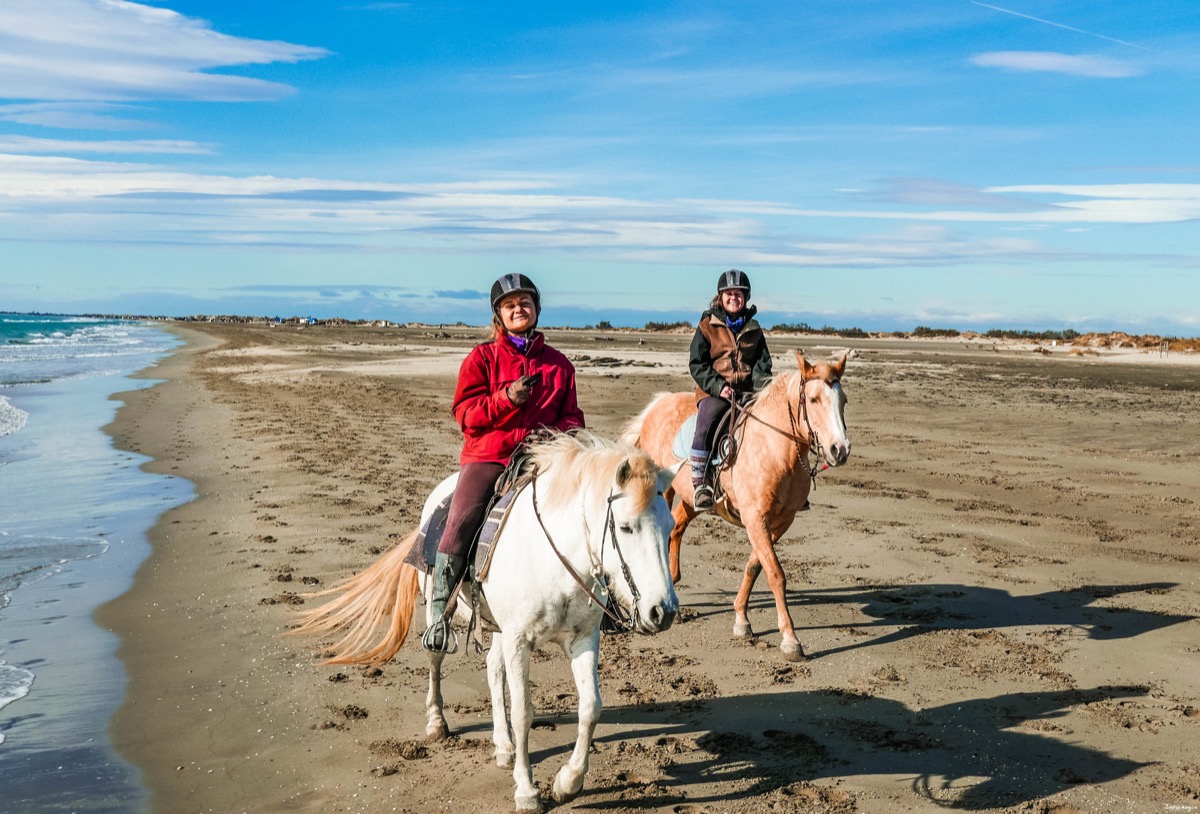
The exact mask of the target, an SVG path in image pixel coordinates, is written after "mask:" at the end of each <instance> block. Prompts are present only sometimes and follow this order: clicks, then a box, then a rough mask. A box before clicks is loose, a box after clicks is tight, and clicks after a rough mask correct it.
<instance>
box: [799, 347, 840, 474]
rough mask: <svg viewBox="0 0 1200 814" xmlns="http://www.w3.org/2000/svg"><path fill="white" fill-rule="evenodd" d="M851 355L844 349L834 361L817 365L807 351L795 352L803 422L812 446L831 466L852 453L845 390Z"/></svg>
mask: <svg viewBox="0 0 1200 814" xmlns="http://www.w3.org/2000/svg"><path fill="white" fill-rule="evenodd" d="M848 355H849V354H848V353H843V354H842V355H841V357H839V358H838V359H837V361H835V362H818V363H817V364H815V365H814V364H810V363H809V361H808V360H807V359H805V358H804V354H802V353H799V352H797V353H796V361H797V362H799V363H800V391H799V392H800V404H799V414H800V424H801V426H802V427H804V428H805V429H806V430H807V431H808V434H809V446H810V448H811V449H812V450H813V451H814V452H815V453H816V454H817V456H818V457H819V458H820V459H821V460H822V462H823V463H825V464H827V465H828V466H841V465H842V464H844V463H846V460H847V459H848V458H849V457H850V437H849V435H847V434H846V417H845V409H846V394H845V392H844V391H843V390H842V372H843V371H844V370H845V369H846V357H847V356H848Z"/></svg>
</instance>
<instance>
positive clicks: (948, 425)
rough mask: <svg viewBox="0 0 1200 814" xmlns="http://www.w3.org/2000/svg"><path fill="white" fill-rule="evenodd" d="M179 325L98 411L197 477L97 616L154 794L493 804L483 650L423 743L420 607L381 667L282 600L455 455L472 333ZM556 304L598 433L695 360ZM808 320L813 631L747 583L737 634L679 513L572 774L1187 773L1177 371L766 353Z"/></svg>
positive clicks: (1165, 791) (545, 665)
mask: <svg viewBox="0 0 1200 814" xmlns="http://www.w3.org/2000/svg"><path fill="white" fill-rule="evenodd" d="M180 333H181V334H183V335H184V336H185V338H186V340H187V345H186V346H184V347H182V348H180V349H178V350H176V351H175V352H174V353H173V354H172V355H171V356H170V357H169V358H168V359H167V360H164V361H163V362H161V363H160V364H159V366H158V367H156V368H155V369H154V371H153V378H161V379H165V380H166V381H164V382H163V383H161V384H158V385H156V386H154V387H153V388H150V389H147V390H141V391H134V392H133V393H131V394H129V396H130V398H129V400H128V401H126V404H125V405H124V406H123V407H122V408H121V409H120V411H119V412H118V415H117V419H116V420H115V421H114V422H113V424H112V425H110V428H109V432H110V434H111V435H112V436H113V437H114V439H116V441H117V443H118V444H119V445H120V446H121V448H123V449H131V450H132V451H135V452H138V453H141V454H145V455H150V456H151V457H152V458H153V459H154V460H153V462H152V463H151V464H147V468H148V469H150V471H154V472H161V473H164V474H172V475H176V476H178V477H183V478H186V479H187V480H189V481H191V482H192V483H193V484H194V485H195V490H196V497H195V499H194V500H193V501H191V502H190V503H187V504H184V505H182V506H178V507H175V508H172V509H170V510H168V511H167V512H165V513H164V514H163V515H162V516H161V517H160V518H159V520H158V522H157V524H156V525H155V526H154V528H153V530H152V531H151V534H150V540H151V546H152V553H151V555H150V557H149V558H148V559H147V560H146V561H145V562H144V563H143V565H142V567H141V569H140V570H139V571H138V574H137V575H136V577H135V579H134V584H133V586H132V588H131V589H130V591H129V592H128V593H126V594H124V595H122V596H121V597H118V598H117V599H116V600H114V601H112V602H110V603H109V604H108V605H106V606H104V607H103V608H102V609H101V610H100V611H98V612H97V617H96V618H97V619H98V620H100V621H101V622H102V623H103V624H104V626H105V627H107V628H109V629H110V630H114V631H116V632H117V633H118V634H119V635H120V637H121V644H120V647H119V651H118V655H119V657H120V658H121V660H122V662H123V663H124V664H125V666H126V669H127V671H128V674H129V684H128V688H129V689H128V694H127V698H126V702H125V704H124V705H123V706H122V707H121V709H120V710H119V711H118V713H117V715H116V716H115V717H114V719H113V722H112V727H111V732H112V735H113V741H114V743H115V744H116V745H117V748H118V749H119V750H120V751H121V753H122V754H123V755H125V756H126V758H127V759H129V760H131V761H132V762H133V763H134V764H135V765H137V766H139V767H140V768H141V770H142V773H143V778H144V781H145V783H146V785H147V787H148V788H149V789H150V793H151V808H152V810H154V811H161V812H172V813H173V812H175V811H204V812H208V811H220V812H225V811H229V812H234V811H254V812H257V811H285V810H287V811H296V810H301V811H314V812H316V811H321V812H325V811H364V812H366V811H371V812H378V811H399V812H413V813H414V814H415V813H416V812H421V813H422V814H424V812H434V811H439V812H440V811H451V810H457V809H458V808H461V807H462V806H464V805H466V806H470V807H471V808H473V809H484V810H509V809H510V808H511V777H510V774H509V772H508V771H506V770H500V769H497V768H495V766H494V765H491V761H490V758H489V755H490V751H491V744H490V734H491V733H490V710H489V708H488V702H487V697H488V693H487V689H486V681H485V678H484V675H483V671H482V660H481V659H479V658H475V657H464V656H462V655H461V654H460V655H459V656H457V657H453V658H451V659H448V660H447V675H446V683H445V693H446V696H447V702H448V715H450V716H451V726H452V728H453V729H454V730H455V731H456V734H457V735H458V737H457V738H455V739H452V740H451V741H449V742H446V743H443V744H438V745H425V744H423V743H422V735H423V731H424V691H425V679H424V665H425V659H424V655H423V654H422V653H421V651H420V650H419V648H418V647H416V646H415V645H414V644H413V643H412V642H411V641H410V642H409V643H406V645H405V646H404V648H403V649H402V650H401V652H400V654H399V655H398V656H397V657H396V659H395V660H393V662H391V663H389V664H388V665H386V666H385V667H384V668H383V669H382V670H374V669H367V668H359V667H341V668H331V667H321V666H319V665H318V664H317V660H316V658H315V656H316V655H317V654H319V653H320V649H321V644H320V643H319V642H311V641H307V640H297V639H291V638H286V637H284V636H283V635H282V634H283V633H284V631H285V630H286V628H287V626H288V623H289V617H288V610H289V608H292V607H294V603H297V602H301V601H304V600H303V599H302V598H301V597H299V596H298V595H299V594H302V593H304V592H306V591H312V590H319V589H320V588H322V587H327V586H329V585H331V584H333V583H334V582H336V581H337V580H339V579H341V578H344V577H347V576H350V575H352V574H353V573H356V572H357V571H359V570H361V569H362V568H363V567H365V566H366V565H368V564H370V563H371V562H373V561H374V560H375V559H376V558H377V557H378V555H379V553H380V552H381V551H382V550H386V549H387V548H388V547H389V546H390V544H391V541H392V540H394V539H396V538H397V537H399V536H402V535H403V534H404V533H405V532H407V531H408V530H409V529H410V528H411V526H412V524H413V523H415V521H416V519H417V516H418V515H419V512H420V507H421V503H422V502H423V500H424V497H425V494H426V493H427V491H428V489H429V488H431V487H432V486H433V484H435V483H436V482H437V481H439V480H440V479H441V477H442V476H444V475H445V474H446V473H447V472H449V471H450V470H451V469H452V468H453V467H454V466H455V465H456V462H457V453H458V447H459V444H460V439H459V436H458V432H457V428H456V427H454V426H453V422H452V420H451V419H450V418H449V415H448V405H449V397H450V395H449V394H450V389H451V388H452V382H453V376H454V372H455V370H456V369H457V362H458V361H459V360H460V359H461V355H462V354H463V353H465V351H466V349H467V348H468V347H470V345H471V344H473V343H474V342H475V341H477V340H478V338H479V336H480V335H481V332H479V331H470V330H463V331H456V332H455V335H454V336H449V335H448V336H444V337H431V336H427V335H423V334H422V333H421V332H419V331H401V330H383V329H380V330H377V331H371V330H364V329H361V328H349V329H322V328H316V329H305V330H297V329H267V328H260V329H255V328H253V327H244V326H197V327H186V328H185V327H182V326H181V327H180ZM551 339H552V342H553V343H555V344H556V346H559V347H563V346H564V345H567V344H569V345H570V347H569V348H567V351H568V355H569V356H571V357H572V358H574V359H576V360H577V361H576V366H577V369H578V372H579V381H580V395H581V403H586V405H587V412H588V420H589V425H590V426H592V427H593V428H595V429H597V430H598V431H599V432H601V433H602V434H606V435H609V436H612V435H615V434H616V431H617V428H618V427H619V426H620V424H621V423H622V422H623V421H624V420H625V419H627V418H629V417H631V416H632V414H633V413H634V412H636V409H638V408H639V407H640V405H642V404H644V403H645V401H646V400H647V399H648V398H649V396H650V395H651V394H652V393H654V392H658V391H661V390H667V389H678V388H679V385H680V383H681V382H682V381H684V380H683V378H682V377H684V376H686V364H685V357H684V356H681V355H680V354H682V353H685V347H686V343H687V341H688V337H686V336H684V337H656V338H653V339H654V342H653V343H651V337H641V336H637V335H633V336H629V337H625V336H618V337H617V338H616V339H615V340H612V341H609V340H597V339H594V338H593V337H591V336H577V337H573V338H568V337H564V336H560V335H558V334H553V333H552V334H551ZM642 339H645V340H646V343H647V344H645V345H644V344H643V343H642V342H641V341H640V340H642ZM921 341H922V342H925V340H921ZM907 342H911V340H909V341H907ZM560 343H562V344H560ZM801 343H805V344H806V345H807V346H808V347H809V348H812V349H814V350H815V351H816V355H825V354H826V350H827V349H828V348H831V347H853V348H855V349H856V350H857V351H858V355H857V357H856V358H854V359H853V360H852V361H851V364H850V367H849V368H848V371H847V375H846V388H847V392H848V394H849V396H850V399H851V404H850V407H849V408H848V415H847V417H848V422H849V423H850V429H851V434H852V438H853V440H854V443H855V448H854V453H853V455H852V460H851V462H850V463H849V464H848V465H847V466H846V467H845V468H843V469H840V470H836V471H831V472H830V473H829V474H827V475H826V476H824V477H823V479H822V481H821V483H820V485H819V488H818V489H817V490H816V492H815V493H814V496H813V503H814V508H813V511H812V512H810V513H806V515H804V516H803V517H802V518H801V519H799V520H798V521H797V526H796V528H795V529H794V530H793V532H791V533H789V536H788V537H787V538H785V540H784V541H783V542H782V543H781V557H782V558H783V559H784V562H785V568H786V569H787V571H788V574H789V579H790V582H789V589H790V591H791V592H792V593H793V594H794V595H795V598H794V599H793V605H792V612H793V615H794V616H795V617H796V621H797V632H798V633H799V635H800V636H801V639H802V641H803V642H804V643H805V646H806V648H807V649H808V650H809V652H810V653H811V654H812V656H813V658H812V659H810V660H809V661H808V662H805V663H804V664H801V665H788V664H785V663H784V662H783V661H782V660H781V658H780V657H779V654H778V650H777V647H776V646H775V645H777V639H778V635H777V632H776V631H774V630H773V629H772V627H773V622H772V621H771V618H772V612H771V611H770V610H769V601H768V599H767V595H766V593H765V588H764V586H763V585H761V584H760V585H759V586H758V587H757V589H756V592H755V594H754V597H753V598H752V609H753V610H752V619H753V621H754V623H755V625H756V627H757V632H758V635H759V638H758V639H757V640H756V641H755V642H752V643H750V644H744V643H737V642H732V641H731V640H730V638H729V630H728V624H727V623H728V622H729V619H730V618H731V613H730V610H729V607H728V605H729V601H730V592H731V591H732V590H733V589H734V588H735V587H736V582H737V578H738V574H739V573H740V571H741V569H742V567H743V566H744V564H745V554H746V544H745V538H744V536H742V535H741V533H740V532H738V531H737V530H736V529H733V528H732V527H729V526H726V525H724V524H721V523H719V522H717V521H715V520H712V519H710V518H706V519H703V520H702V521H698V522H697V523H696V524H695V528H694V529H693V530H691V531H689V538H688V540H687V541H685V545H684V569H685V573H684V583H683V584H682V585H681V587H680V599H681V602H682V603H683V604H684V606H685V608H686V609H687V613H686V614H685V617H684V620H683V621H681V623H680V624H679V625H677V626H676V627H675V628H673V629H672V630H671V631H668V632H667V633H665V634H663V635H661V636H659V637H654V638H634V637H629V636H625V637H606V638H605V640H604V642H603V643H602V669H601V684H602V690H603V694H604V702H605V711H604V713H603V715H602V716H601V723H600V726H599V727H598V729H597V740H596V747H595V752H594V754H593V757H592V762H593V769H592V773H591V774H590V775H589V778H588V782H587V785H586V788H585V792H584V795H583V796H582V797H581V798H580V799H579V801H577V802H576V803H575V805H574V807H583V808H588V807H596V806H599V807H603V808H605V809H606V810H608V811H612V812H627V811H628V812H645V811H647V810H654V811H681V810H685V809H686V810H688V811H695V812H716V811H730V812H735V814H742V813H743V812H745V814H749V812H753V811H761V810H763V809H764V807H766V806H768V805H773V806H774V807H775V808H776V809H777V810H778V811H781V812H792V811H796V812H799V811H809V810H819V811H830V812H835V811H836V812H852V811H855V810H860V809H859V808H857V806H862V809H861V810H872V811H874V810H888V811H898V812H910V811H911V812H933V811H944V810H945V808H946V806H947V805H948V804H949V805H951V806H952V807H953V806H955V805H957V806H958V807H962V808H969V809H970V810H974V811H979V812H1000V811H1007V810H1010V809H1012V808H1013V807H1014V806H1020V805H1027V806H1034V807H1036V806H1038V805H1044V806H1048V808H1046V810H1060V809H1056V808H1054V807H1055V806H1073V807H1074V808H1075V810H1078V811H1085V812H1099V811H1108V810H1117V806H1118V805H1120V806H1131V805H1135V804H1136V805H1140V806H1142V807H1143V808H1144V807H1146V806H1149V805H1153V806H1155V807H1161V806H1163V805H1176V804H1185V803H1186V801H1188V800H1189V799H1193V798H1192V797H1190V796H1189V795H1191V794H1200V748H1198V747H1196V746H1195V744H1196V743H1198V742H1200V740H1198V739H1197V736H1198V735H1200V729H1198V727H1200V711H1198V709H1200V677H1197V671H1195V669H1194V668H1195V665H1196V658H1197V657H1196V654H1195V648H1194V640H1195V632H1196V630H1197V628H1198V627H1200V624H1198V622H1197V620H1198V619H1200V587H1198V586H1197V574H1198V573H1200V565H1198V563H1200V551H1198V550H1197V549H1196V548H1195V546H1196V545H1197V543H1196V542H1195V541H1194V534H1193V533H1192V532H1191V531H1189V529H1193V530H1194V529H1195V528H1197V527H1200V507H1197V505H1196V503H1194V502H1192V501H1191V500H1190V499H1188V498H1186V497H1185V496H1186V495H1187V494H1189V493H1192V494H1195V490H1197V489H1198V488H1200V474H1198V473H1195V472H1193V471H1191V469H1190V468H1188V467H1186V466H1181V464H1182V463H1183V462H1184V461H1187V460H1194V456H1195V455H1196V454H1197V453H1198V452H1200V450H1198V449H1197V443H1198V441H1197V439H1198V438H1200V433H1197V421H1200V410H1196V409H1195V408H1196V407H1197V406H1200V395H1198V391H1200V383H1197V381H1196V371H1194V370H1192V369H1191V368H1190V366H1177V365H1162V366H1159V365H1152V366H1146V369H1145V370H1131V369H1130V367H1129V366H1128V365H1125V364H1115V365H1110V364H1103V363H1100V364H1086V363H1085V364H1075V362H1076V360H1073V359H1072V360H1067V359H1059V358H1058V356H1057V354H1056V356H1055V357H1054V358H1052V359H1047V358H1043V357H1041V356H1040V355H1038V354H1033V353H1024V352H1023V353H1021V354H1020V355H1019V356H1018V355H1017V354H1015V353H1013V354H1007V353H1000V354H995V353H992V352H990V351H977V350H972V349H968V348H962V347H961V343H959V345H960V347H958V348H955V347H953V345H954V343H953V342H950V343H947V344H945V345H928V344H923V345H922V346H920V347H919V348H917V347H914V346H913V345H912V344H906V346H905V347H900V348H894V347H892V346H891V345H890V344H880V343H875V344H870V343H867V344H860V343H858V342H852V341H848V342H842V341H840V340H838V339H837V338H836V337H803V338H802V339H797V340H796V341H790V342H789V341H785V340H782V339H781V340H779V341H778V347H775V345H774V344H773V346H772V350H773V352H774V353H775V355H776V357H777V359H778V365H779V366H780V367H785V366H787V365H789V364H790V365H791V366H794V364H795V362H794V360H792V359H791V351H792V350H793V349H794V348H795V347H796V346H798V345H800V344H801ZM610 359H616V360H617V364H613V363H612V362H611V361H609V360H610ZM1064 370H1067V371H1071V373H1070V376H1069V377H1067V376H1066V375H1065V374H1063V373H1062V372H1061V371H1064ZM1047 383H1049V385H1050V386H1047ZM1114 404H1116V405H1118V406H1120V408H1121V411H1120V413H1119V414H1117V413H1115V412H1113V405H1114ZM1135 404H1136V409H1135V407H1134V405H1135ZM1014 419H1015V420H1018V421H1020V422H1022V423H1021V427H1020V430H1021V431H1020V432H1019V433H1017V434H1016V435H1015V436H1013V435H1011V434H1009V433H1007V432H1006V431H1005V427H1004V422H1005V421H1013V420H1014ZM1117 496H1119V497H1117ZM1022 521H1023V522H1022ZM1189 642H1191V643H1192V644H1189ZM534 671H535V674H534V679H535V682H536V684H537V689H536V690H535V696H534V703H535V720H537V721H538V726H537V727H536V728H535V730H534V732H533V733H532V748H533V752H534V760H535V769H534V773H535V780H536V781H537V782H538V783H539V785H541V786H543V787H544V786H545V784H546V783H547V782H548V780H549V778H550V776H551V774H552V772H553V770H554V769H555V768H557V766H558V765H559V764H560V763H561V761H562V760H563V758H564V755H565V753H566V751H567V747H568V745H569V742H570V740H571V739H572V735H571V734H570V733H571V731H572V729H573V719H574V716H573V708H572V697H571V687H572V683H571V679H570V674H569V669H568V668H567V666H566V664H565V659H563V658H562V656H561V654H558V653H546V654H539V655H538V656H537V657H535V663H534ZM1013 767H1016V768H1013ZM451 777H452V778H454V783H453V785H452V786H451V785H450V784H449V783H448V780H447V778H451ZM921 778H924V780H925V785H924V786H920V785H919V783H918V782H917V781H919V780H920V779H921ZM918 788H924V789H925V791H924V792H923V793H917V792H916V791H915V790H916V789H918ZM1189 789H1190V791H1189ZM806 801H807V802H806ZM805 806H808V807H805ZM572 808H573V807H572V806H566V807H563V808H562V810H571V809H572ZM1031 810H1032V809H1031ZM1061 810H1064V811H1065V810H1070V809H1069V808H1062V809H1061Z"/></svg>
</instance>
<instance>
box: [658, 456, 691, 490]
mask: <svg viewBox="0 0 1200 814" xmlns="http://www.w3.org/2000/svg"><path fill="white" fill-rule="evenodd" d="M686 463H687V461H680V462H679V463H677V464H675V466H666V467H663V468H662V469H660V470H658V491H660V492H665V491H667V490H668V489H670V488H671V484H672V483H674V482H675V476H676V475H678V474H679V470H681V469H683V465H684V464H686Z"/></svg>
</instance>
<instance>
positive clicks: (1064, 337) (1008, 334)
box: [984, 328, 1080, 342]
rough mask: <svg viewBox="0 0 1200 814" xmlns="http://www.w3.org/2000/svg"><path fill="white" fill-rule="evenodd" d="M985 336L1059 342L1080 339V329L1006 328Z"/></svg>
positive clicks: (989, 332) (990, 332) (992, 331)
mask: <svg viewBox="0 0 1200 814" xmlns="http://www.w3.org/2000/svg"><path fill="white" fill-rule="evenodd" d="M984 336H986V337H988V338H990V339H1035V340H1038V341H1046V340H1054V339H1057V340H1058V341H1059V342H1071V341H1072V340H1075V339H1078V338H1079V336H1080V334H1079V331H1074V330H1071V329H1070V328H1067V329H1066V330H1065V331H1006V330H991V331H988V332H987V333H986V334H984Z"/></svg>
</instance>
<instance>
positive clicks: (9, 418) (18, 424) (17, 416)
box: [0, 396, 29, 436]
mask: <svg viewBox="0 0 1200 814" xmlns="http://www.w3.org/2000/svg"><path fill="white" fill-rule="evenodd" d="M28 419H29V413H27V412H25V411H24V410H22V409H20V408H19V407H14V406H12V403H11V402H9V400H8V399H7V398H5V397H4V396H0V436H5V435H12V434H13V433H14V432H20V431H21V430H22V429H24V427H25V422H26V421H28Z"/></svg>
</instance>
